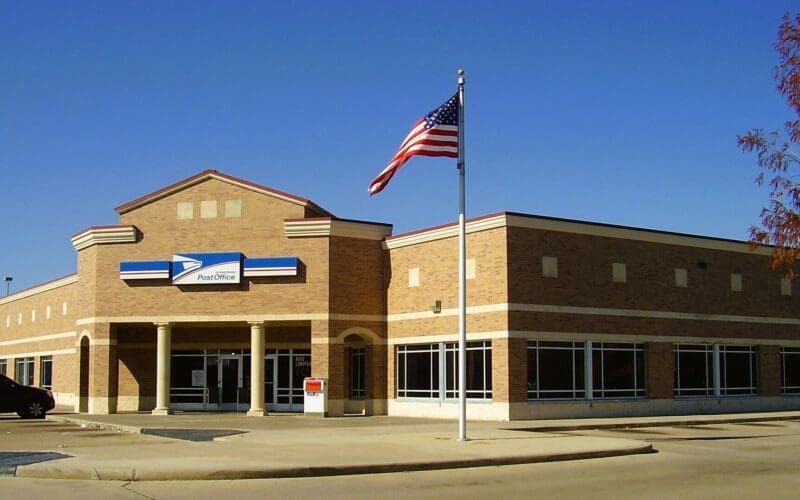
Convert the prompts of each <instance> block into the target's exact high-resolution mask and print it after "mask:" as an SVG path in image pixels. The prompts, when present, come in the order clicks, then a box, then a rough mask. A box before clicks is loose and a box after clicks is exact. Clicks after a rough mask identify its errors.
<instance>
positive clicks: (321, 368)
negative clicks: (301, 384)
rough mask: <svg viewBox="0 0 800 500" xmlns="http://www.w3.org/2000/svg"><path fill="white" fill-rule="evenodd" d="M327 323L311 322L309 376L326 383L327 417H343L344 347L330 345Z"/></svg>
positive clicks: (344, 390)
mask: <svg viewBox="0 0 800 500" xmlns="http://www.w3.org/2000/svg"><path fill="white" fill-rule="evenodd" d="M329 331H330V323H329V322H328V321H312V322H311V376H312V377H321V378H324V379H327V381H328V412H327V416H331V417H337V416H341V415H344V397H345V394H346V390H347V387H346V386H347V381H346V380H345V378H344V365H345V362H346V361H347V360H345V358H344V345H342V344H334V343H331V340H332V339H331V338H330V336H329Z"/></svg>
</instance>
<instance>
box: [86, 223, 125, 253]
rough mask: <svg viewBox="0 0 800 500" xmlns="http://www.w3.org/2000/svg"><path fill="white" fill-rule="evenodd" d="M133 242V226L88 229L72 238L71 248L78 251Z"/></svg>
mask: <svg viewBox="0 0 800 500" xmlns="http://www.w3.org/2000/svg"><path fill="white" fill-rule="evenodd" d="M134 242H136V227H134V226H107V227H90V228H89V229H87V230H85V231H83V232H80V233H78V234H76V235H75V236H73V237H72V246H73V247H75V250H78V251H80V250H83V249H84V248H88V247H90V246H92V245H105V244H108V243H134Z"/></svg>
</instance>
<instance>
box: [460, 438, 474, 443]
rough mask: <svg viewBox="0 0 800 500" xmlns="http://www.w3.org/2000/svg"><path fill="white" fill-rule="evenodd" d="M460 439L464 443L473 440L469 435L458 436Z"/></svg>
mask: <svg viewBox="0 0 800 500" xmlns="http://www.w3.org/2000/svg"><path fill="white" fill-rule="evenodd" d="M458 440H459V441H460V442H462V443H466V442H467V441H472V440H471V439H470V438H468V437H463V438H458Z"/></svg>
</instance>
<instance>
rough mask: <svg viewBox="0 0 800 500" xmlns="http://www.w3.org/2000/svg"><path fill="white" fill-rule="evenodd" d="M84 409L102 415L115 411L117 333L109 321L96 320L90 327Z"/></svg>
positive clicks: (117, 369)
mask: <svg viewBox="0 0 800 500" xmlns="http://www.w3.org/2000/svg"><path fill="white" fill-rule="evenodd" d="M90 337H91V343H90V346H89V362H88V367H87V368H88V370H89V379H88V382H89V390H88V401H87V408H86V409H87V411H88V412H89V413H91V414H100V415H105V414H108V413H115V412H116V411H117V385H118V384H117V380H118V371H119V367H118V366H119V365H118V360H117V336H116V332H115V331H114V330H113V329H112V328H111V325H110V324H108V323H95V324H94V325H92V327H91V331H90Z"/></svg>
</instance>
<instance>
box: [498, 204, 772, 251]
mask: <svg viewBox="0 0 800 500" xmlns="http://www.w3.org/2000/svg"><path fill="white" fill-rule="evenodd" d="M507 217H508V219H507V220H508V225H509V226H511V227H521V228H525V229H540V230H544V231H559V232H562V233H572V234H584V235H589V236H602V237H605V238H617V239H623V240H635V241H644V242H647V243H661V244H666V245H678V246H684V247H695V248H707V249H709V250H723V251H726V252H739V253H756V254H759V255H769V254H770V252H771V251H772V249H770V248H767V247H761V248H758V249H756V250H751V249H750V248H749V247H748V246H747V243H745V242H743V241H733V240H722V239H715V238H707V237H702V236H693V235H689V234H677V233H666V232H660V231H650V230H646V229H637V228H630V227H621V226H608V225H603V224H592V223H587V222H578V221H568V220H559V219H548V218H543V217H535V216H525V215H516V214H507Z"/></svg>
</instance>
